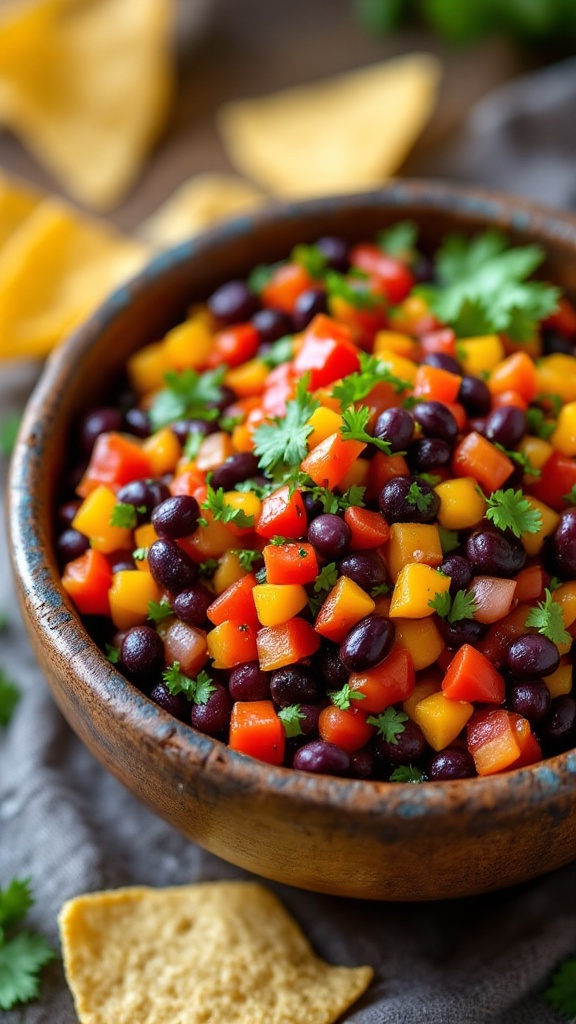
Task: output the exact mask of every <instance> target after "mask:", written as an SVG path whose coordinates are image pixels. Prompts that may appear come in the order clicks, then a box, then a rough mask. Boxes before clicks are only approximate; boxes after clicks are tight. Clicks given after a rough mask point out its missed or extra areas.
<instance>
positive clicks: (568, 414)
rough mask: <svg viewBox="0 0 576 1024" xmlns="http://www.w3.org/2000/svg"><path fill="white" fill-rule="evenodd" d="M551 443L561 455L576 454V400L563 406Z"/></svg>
mask: <svg viewBox="0 0 576 1024" xmlns="http://www.w3.org/2000/svg"><path fill="white" fill-rule="evenodd" d="M550 443H551V444H552V446H553V447H554V448H555V449H556V451H558V452H560V454H561V455H568V456H572V457H574V456H575V455H576V402H568V403H567V404H566V405H564V406H562V408H561V409H560V412H559V413H558V419H557V420H556V429H555V431H554V433H553V434H552V436H551V438H550Z"/></svg>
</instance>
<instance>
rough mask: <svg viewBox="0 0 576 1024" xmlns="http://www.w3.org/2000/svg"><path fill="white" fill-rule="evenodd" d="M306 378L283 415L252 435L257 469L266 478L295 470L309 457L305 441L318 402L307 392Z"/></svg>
mask: <svg viewBox="0 0 576 1024" xmlns="http://www.w3.org/2000/svg"><path fill="white" fill-rule="evenodd" d="M308 381H309V376H308V374H306V375H305V376H304V377H302V379H301V380H300V381H299V382H298V386H297V388H296V395H295V396H294V398H293V399H291V401H289V402H287V403H286V414H285V416H275V417H274V418H273V420H272V421H271V422H269V423H262V424H261V425H260V426H259V427H257V428H256V430H255V431H254V433H253V440H254V453H255V455H257V456H258V459H259V463H258V464H259V467H260V469H261V470H263V471H264V472H265V473H268V474H269V475H271V474H273V473H274V471H275V470H277V469H279V468H280V469H281V470H285V469H286V468H288V469H296V468H297V467H298V466H299V465H300V463H301V462H302V459H303V458H304V457H305V456H306V455H307V454H308V445H307V444H306V441H307V439H308V437H309V435H310V434H311V433H312V431H313V429H314V428H313V426H312V424H311V423H309V420H310V417H311V416H312V414H313V413H314V412H316V409H318V408H320V402H319V401H318V400H317V399H316V398H313V397H312V395H311V394H309V392H308Z"/></svg>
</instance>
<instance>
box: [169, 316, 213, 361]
mask: <svg viewBox="0 0 576 1024" xmlns="http://www.w3.org/2000/svg"><path fill="white" fill-rule="evenodd" d="M162 345H163V349H164V358H165V360H166V365H167V366H168V367H169V368H170V369H174V370H183V369H184V368H185V367H190V368H191V369H194V370H197V369H199V368H200V367H201V366H204V364H205V362H206V360H207V359H208V356H209V355H210V353H211V351H212V348H213V345H214V337H213V334H212V331H211V330H210V329H209V327H208V324H207V323H206V321H205V319H204V318H203V317H201V316H192V317H191V318H190V319H189V320H184V322H183V323H181V324H178V325H177V326H176V327H173V328H172V330H171V331H168V334H167V335H166V337H165V338H164V341H163V342H162Z"/></svg>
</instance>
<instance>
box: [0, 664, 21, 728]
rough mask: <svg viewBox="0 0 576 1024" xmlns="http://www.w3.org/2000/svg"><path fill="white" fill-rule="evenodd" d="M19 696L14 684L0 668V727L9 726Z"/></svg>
mask: <svg viewBox="0 0 576 1024" xmlns="http://www.w3.org/2000/svg"><path fill="white" fill-rule="evenodd" d="M20 696H21V694H20V690H19V689H18V687H17V686H16V683H13V682H12V680H11V679H9V678H8V676H7V675H6V673H5V672H4V669H1V668H0V725H8V724H9V722H10V719H11V718H12V715H13V714H14V710H15V708H16V705H17V704H18V701H19V700H20Z"/></svg>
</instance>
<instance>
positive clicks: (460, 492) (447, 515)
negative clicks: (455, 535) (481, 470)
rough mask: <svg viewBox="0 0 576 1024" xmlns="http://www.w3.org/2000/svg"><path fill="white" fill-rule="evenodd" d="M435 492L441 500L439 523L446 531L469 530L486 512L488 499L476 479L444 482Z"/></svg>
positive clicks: (467, 477)
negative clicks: (481, 491)
mask: <svg viewBox="0 0 576 1024" xmlns="http://www.w3.org/2000/svg"><path fill="white" fill-rule="evenodd" d="M434 490H435V491H436V494H437V495H438V497H439V498H440V509H439V512H438V522H439V523H440V526H443V527H444V529H445V530H469V529H470V528H471V527H473V526H476V524H477V523H479V522H480V520H481V519H482V517H483V516H484V513H485V512H486V499H485V497H484V495H483V494H481V493H480V489H479V487H478V483H477V481H476V480H475V479H474V477H471V476H462V477H458V478H455V479H453V480H444V481H443V482H442V483H439V484H437V485H436V487H435V488H434Z"/></svg>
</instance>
